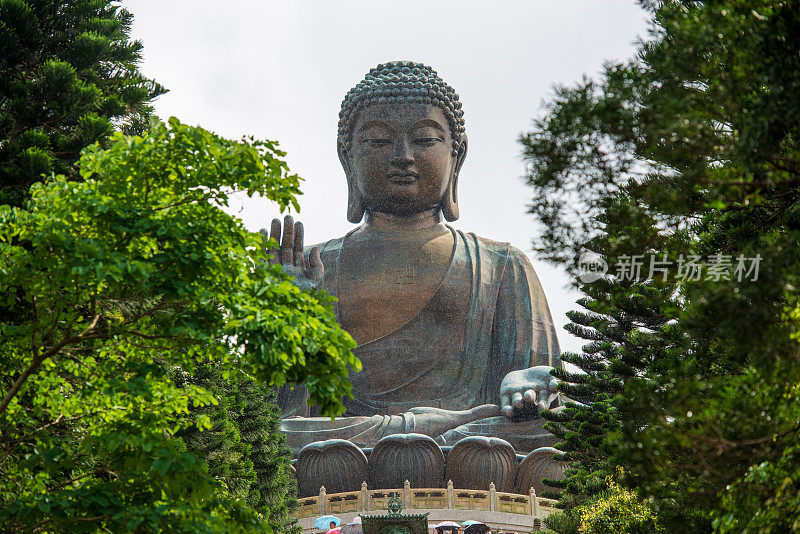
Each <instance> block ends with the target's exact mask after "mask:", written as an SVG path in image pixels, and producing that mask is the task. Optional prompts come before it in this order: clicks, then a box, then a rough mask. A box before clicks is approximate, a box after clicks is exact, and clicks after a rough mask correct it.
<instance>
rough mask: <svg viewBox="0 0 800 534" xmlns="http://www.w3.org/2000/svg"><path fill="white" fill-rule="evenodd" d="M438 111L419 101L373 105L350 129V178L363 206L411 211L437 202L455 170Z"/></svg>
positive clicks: (447, 134)
mask: <svg viewBox="0 0 800 534" xmlns="http://www.w3.org/2000/svg"><path fill="white" fill-rule="evenodd" d="M451 150H452V138H451V134H450V128H449V126H448V124H447V121H446V120H445V117H444V114H443V113H442V110H441V109H439V108H438V107H437V106H432V105H428V104H422V103H419V104H417V103H401V104H400V103H392V104H374V105H371V106H368V107H366V108H364V109H363V110H361V111H360V112H359V114H358V118H357V121H356V124H355V127H354V129H353V142H352V148H351V151H350V155H349V156H350V173H351V175H350V180H351V181H352V186H354V187H355V188H356V191H357V192H358V194H359V195H360V196H361V199H362V200H363V202H364V207H365V208H366V209H367V210H371V211H378V212H382V213H390V214H393V215H400V216H411V215H414V214H418V213H422V212H424V211H427V210H430V209H433V208H436V207H437V206H439V205H440V203H441V200H442V197H443V196H444V194H445V192H446V191H447V186H448V184H449V182H450V180H451V179H453V178H454V174H455V172H456V167H457V166H456V159H455V157H454V156H452V153H451Z"/></svg>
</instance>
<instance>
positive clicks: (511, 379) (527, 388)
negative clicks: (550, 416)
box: [500, 365, 558, 417]
mask: <svg viewBox="0 0 800 534" xmlns="http://www.w3.org/2000/svg"><path fill="white" fill-rule="evenodd" d="M552 369H553V368H552V367H550V366H549V365H537V366H536V367H531V368H529V369H520V370H519V371H511V372H510V373H508V374H507V375H506V376H505V378H503V382H502V383H501V384H500V406H501V408H502V410H503V413H504V414H506V415H507V416H508V417H511V416H513V415H514V414H515V413H518V414H523V415H524V414H525V413H530V412H535V413H539V412H541V411H542V410H547V409H548V408H549V407H550V404H551V403H552V402H553V401H554V400H556V398H558V379H557V378H556V377H554V376H552V375H550V371H551V370H552Z"/></svg>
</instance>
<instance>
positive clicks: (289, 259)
mask: <svg viewBox="0 0 800 534" xmlns="http://www.w3.org/2000/svg"><path fill="white" fill-rule="evenodd" d="M261 234H262V235H264V236H266V235H267V231H266V229H262V230H261ZM269 237H270V239H274V240H275V242H276V243H278V244H279V248H277V249H274V248H273V249H269V254H270V255H271V256H272V257H271V258H270V260H269V262H270V263H280V264H281V265H283V270H284V271H286V272H287V273H288V274H290V275H292V276H294V284H295V285H296V286H297V287H299V288H300V289H302V290H309V289H315V288H316V287H318V286H319V285H320V284H321V283H322V277H323V275H324V274H325V268H324V267H323V265H322V259H321V258H320V256H319V249H318V248H317V247H314V248H313V249H311V252H310V253H309V255H308V259H306V256H305V254H303V223H301V222H300V221H297V222H294V219H293V218H292V216H291V215H287V216H285V217H284V218H283V235H281V221H280V219H272V225H271V226H270V230H269Z"/></svg>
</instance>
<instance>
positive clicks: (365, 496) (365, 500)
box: [361, 481, 369, 512]
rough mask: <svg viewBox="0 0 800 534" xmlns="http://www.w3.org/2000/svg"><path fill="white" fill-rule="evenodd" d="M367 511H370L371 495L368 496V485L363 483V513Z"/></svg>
mask: <svg viewBox="0 0 800 534" xmlns="http://www.w3.org/2000/svg"><path fill="white" fill-rule="evenodd" d="M367 510H369V494H367V483H366V481H364V482H362V483H361V511H362V512H366V511H367Z"/></svg>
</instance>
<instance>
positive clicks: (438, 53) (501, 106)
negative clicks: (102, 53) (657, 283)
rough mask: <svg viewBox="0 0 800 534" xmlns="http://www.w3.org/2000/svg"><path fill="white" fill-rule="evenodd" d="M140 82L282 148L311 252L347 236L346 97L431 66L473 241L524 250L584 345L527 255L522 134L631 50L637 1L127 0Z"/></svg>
mask: <svg viewBox="0 0 800 534" xmlns="http://www.w3.org/2000/svg"><path fill="white" fill-rule="evenodd" d="M123 5H124V6H125V7H126V8H127V9H128V10H130V11H131V12H132V13H133V15H134V25H133V32H132V37H134V38H136V39H139V40H141V41H142V42H143V43H144V62H143V64H142V68H141V70H142V71H143V72H144V73H145V74H146V75H147V76H150V77H152V78H155V79H156V80H157V81H158V82H160V83H161V84H162V85H164V86H166V87H167V88H168V89H169V90H170V92H169V93H167V94H166V95H164V96H162V97H160V98H159V99H158V100H157V101H156V111H157V113H158V114H159V115H160V116H161V117H162V118H167V117H169V116H173V115H174V116H176V117H178V118H179V119H180V120H181V121H182V122H186V123H190V124H198V125H200V126H203V127H204V128H207V129H209V130H213V131H215V132H216V133H218V134H220V135H223V136H226V137H232V138H240V137H241V136H242V135H254V136H256V137H257V138H266V139H272V140H277V141H279V142H280V144H281V148H282V149H283V150H285V151H287V152H288V155H287V161H288V163H289V166H290V168H291V169H292V170H293V171H294V172H296V173H298V174H299V175H300V176H302V177H303V178H304V179H305V182H304V183H303V184H302V190H303V192H304V195H303V196H302V197H300V208H301V211H300V216H299V218H300V220H302V221H303V224H304V225H305V229H306V244H311V243H316V242H320V241H324V240H327V239H330V238H333V237H338V236H341V235H344V234H345V233H346V232H347V231H348V230H349V229H351V228H352V225H351V224H350V223H348V222H347V220H346V218H345V206H346V199H347V194H346V185H345V178H344V173H343V172H342V169H341V167H340V165H339V161H338V159H337V156H336V125H337V121H338V113H339V106H340V104H341V100H342V98H343V97H344V95H345V93H346V92H347V91H348V90H349V89H350V88H351V87H352V86H354V85H355V84H356V83H358V82H359V81H360V80H361V79H362V78H363V76H364V74H366V72H367V71H368V70H369V69H370V68H371V67H374V66H375V65H377V64H378V63H383V62H386V61H391V60H400V59H403V60H412V61H419V62H422V63H425V64H427V65H430V66H431V67H433V68H434V69H435V70H436V71H437V72H438V73H439V75H440V76H441V77H442V78H443V79H444V80H445V81H446V82H447V83H448V84H450V85H451V86H452V87H453V88H455V90H456V92H457V93H458V94H459V96H460V98H461V102H462V103H463V106H464V107H463V109H464V118H465V121H466V129H467V135H468V136H469V152H468V154H467V160H466V163H465V164H464V167H463V169H462V171H461V175H460V178H459V206H460V209H461V218H460V219H459V220H458V221H456V222H455V223H454V226H456V227H458V228H461V229H462V230H464V231H469V232H475V233H476V234H478V235H480V236H483V237H488V238H491V239H496V240H499V241H509V242H511V243H512V244H513V245H515V246H516V247H518V248H520V249H522V250H523V251H525V252H526V253H528V255H529V257H530V258H531V261H532V262H533V265H534V267H535V268H536V271H537V273H538V274H539V278H540V279H541V281H542V284H543V285H544V288H545V292H546V294H547V299H548V301H549V303H550V310H551V313H552V314H553V319H554V321H555V322H556V325H557V331H558V336H559V341H560V343H561V349H562V350H568V351H575V350H579V349H580V346H581V345H582V341H581V340H580V339H578V338H575V337H573V336H571V335H570V334H569V333H567V332H566V331H564V330H563V328H562V327H563V325H564V324H566V323H567V322H568V319H567V317H566V316H565V313H566V312H567V311H568V310H570V309H574V308H576V305H575V303H574V302H575V300H577V299H578V298H579V297H580V295H579V293H577V292H575V291H573V290H569V289H567V284H568V279H567V277H566V275H565V274H564V273H563V272H561V271H559V270H557V269H555V268H553V267H551V266H549V265H547V264H544V263H542V262H540V261H538V260H537V258H535V257H533V255H532V254H531V253H530V250H531V240H532V238H533V237H534V235H535V234H536V232H537V229H536V225H535V222H534V219H533V217H532V216H531V215H528V214H526V204H527V200H528V198H529V196H530V189H528V188H527V187H526V186H525V185H523V182H522V180H521V177H522V176H523V174H524V166H523V163H522V159H521V157H520V153H521V147H520V145H519V143H518V142H517V138H518V136H519V135H520V133H522V132H523V131H526V130H527V129H528V128H529V127H530V125H531V120H532V119H533V118H534V117H536V116H539V115H540V114H541V104H542V101H543V100H544V99H546V98H548V97H549V96H550V95H551V94H552V86H553V84H570V83H573V82H575V81H578V80H579V79H580V78H581V76H582V75H584V74H587V75H590V76H593V75H595V74H597V73H598V72H599V70H600V68H601V66H602V65H603V63H604V62H605V61H608V60H621V59H625V58H627V57H630V56H631V55H632V54H633V53H634V46H633V42H634V40H635V39H636V37H637V35H641V34H643V33H644V31H645V21H646V18H645V13H644V12H643V11H642V10H641V9H640V8H639V7H638V6H637V5H636V4H635V3H634V2H633V1H631V0H548V1H544V0H538V1H534V0H528V1H522V0H519V1H501V0H496V1H494V2H486V1H481V2H478V1H466V0H460V1H440V2H431V1H421V0H406V1H402V2H399V1H395V2H378V1H376V0H372V1H355V0H348V1H343V0H336V1H334V0H316V1H314V0H282V1H255V0H251V1H245V0H227V1H225V2H220V1H213V2H211V1H199V0H191V1H190V0H166V1H165V0H123ZM236 212H237V215H238V216H239V217H241V218H242V220H243V221H244V223H245V225H246V226H247V227H248V228H250V229H252V230H257V229H259V228H262V227H268V226H269V221H270V220H271V219H272V218H273V217H275V216H277V215H278V208H277V206H276V205H274V204H272V203H270V202H268V201H266V200H262V199H244V200H243V201H242V202H241V203H240V205H239V206H237V207H236Z"/></svg>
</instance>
